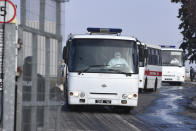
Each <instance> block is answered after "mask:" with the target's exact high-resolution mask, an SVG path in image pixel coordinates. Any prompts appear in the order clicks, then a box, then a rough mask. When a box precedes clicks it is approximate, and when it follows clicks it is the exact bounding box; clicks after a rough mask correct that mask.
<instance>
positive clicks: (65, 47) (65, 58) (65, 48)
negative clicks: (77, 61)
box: [63, 46, 67, 64]
mask: <svg viewBox="0 0 196 131" xmlns="http://www.w3.org/2000/svg"><path fill="white" fill-rule="evenodd" d="M63 60H64V62H65V63H66V64H67V46H64V48H63Z"/></svg>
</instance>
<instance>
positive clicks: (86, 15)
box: [65, 0, 182, 46]
mask: <svg viewBox="0 0 196 131" xmlns="http://www.w3.org/2000/svg"><path fill="white" fill-rule="evenodd" d="M170 1H171V0H70V2H69V3H66V9H65V11H66V15H65V16H66V18H65V19H66V24H65V27H66V30H65V35H66V37H67V35H68V34H69V33H73V34H74V33H80V34H83V33H86V32H87V31H86V28H87V27H105V28H107V27H113V28H115V27H116V28H122V29H123V33H122V35H128V36H135V37H137V38H138V39H139V40H141V41H143V42H147V43H150V44H157V45H159V44H175V45H177V46H179V44H180V43H181V40H182V35H181V34H180V30H179V29H178V25H179V24H180V20H179V19H178V18H177V15H178V8H179V7H180V5H179V4H174V3H171V2H170Z"/></svg>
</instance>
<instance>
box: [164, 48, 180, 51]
mask: <svg viewBox="0 0 196 131" xmlns="http://www.w3.org/2000/svg"><path fill="white" fill-rule="evenodd" d="M161 50H168V51H172V50H173V51H183V50H182V49H175V48H161Z"/></svg>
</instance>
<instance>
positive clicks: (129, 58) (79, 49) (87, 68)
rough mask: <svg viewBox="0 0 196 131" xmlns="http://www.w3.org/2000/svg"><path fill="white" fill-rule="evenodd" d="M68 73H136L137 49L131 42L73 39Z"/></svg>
mask: <svg viewBox="0 0 196 131" xmlns="http://www.w3.org/2000/svg"><path fill="white" fill-rule="evenodd" d="M68 67H69V71H70V72H88V73H118V74H121V73H137V72H138V61H137V47H136V42H135V41H131V40H116V39H115V40H114V39H73V40H72V44H71V49H70V52H69V60H68Z"/></svg>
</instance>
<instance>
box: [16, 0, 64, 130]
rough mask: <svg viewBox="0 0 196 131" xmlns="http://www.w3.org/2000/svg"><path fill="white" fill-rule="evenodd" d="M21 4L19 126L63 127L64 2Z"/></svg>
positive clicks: (30, 0)
mask: <svg viewBox="0 0 196 131" xmlns="http://www.w3.org/2000/svg"><path fill="white" fill-rule="evenodd" d="M20 4H21V7H20V13H21V15H20V18H21V21H20V22H21V24H20V25H19V27H18V46H19V48H18V65H17V69H18V72H19V77H18V79H17V116H16V130H17V131H59V130H60V112H61V107H62V105H63V101H62V96H61V90H60V88H59V87H58V85H60V84H61V81H62V79H61V62H62V37H61V32H62V30H61V28H62V19H61V16H62V15H63V10H62V8H61V7H62V4H63V3H62V2H61V1H60V0H21V1H20ZM20 72H22V74H21V76H20Z"/></svg>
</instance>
